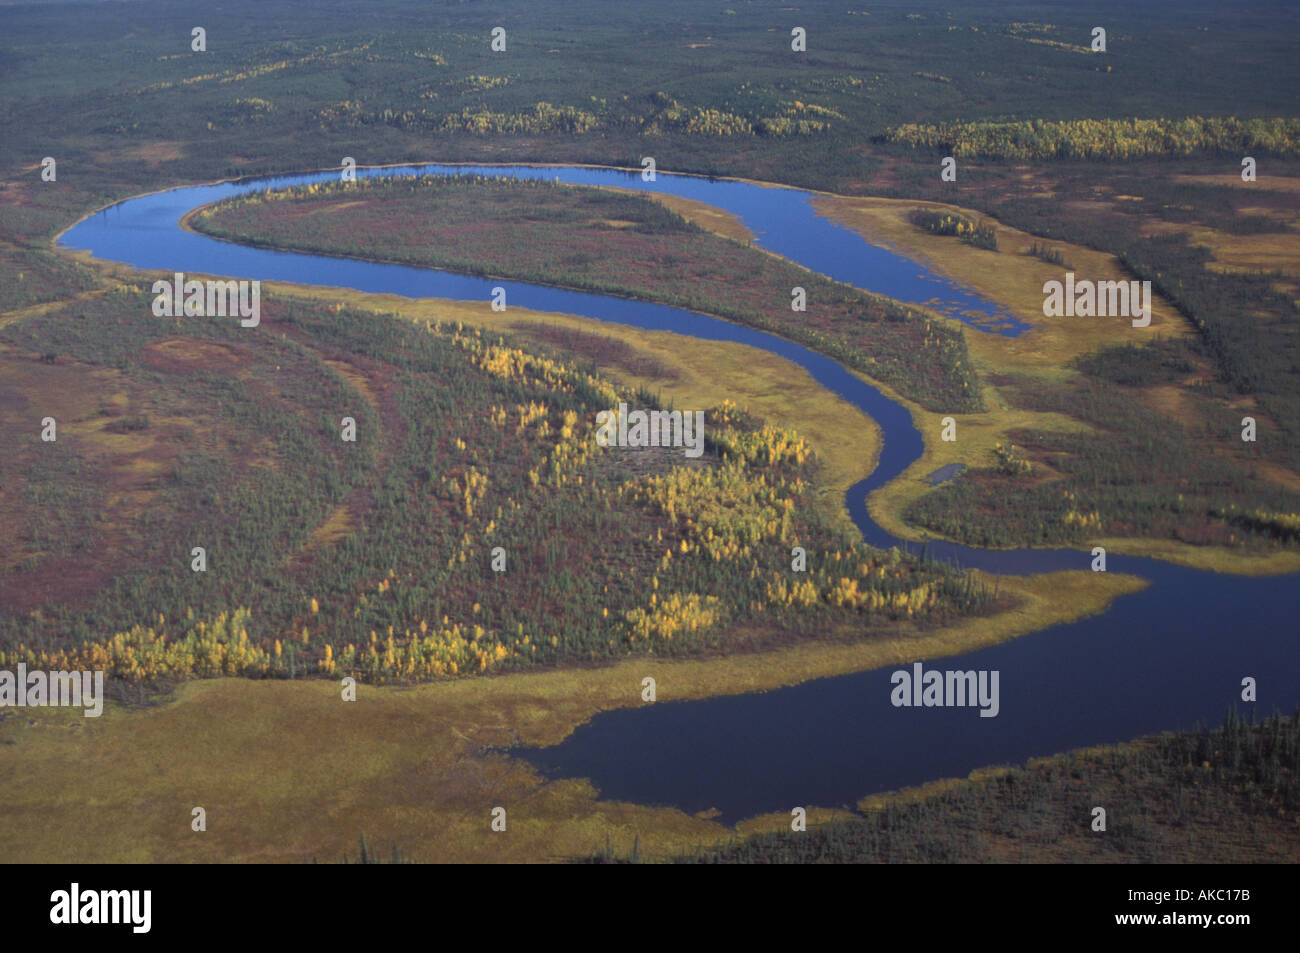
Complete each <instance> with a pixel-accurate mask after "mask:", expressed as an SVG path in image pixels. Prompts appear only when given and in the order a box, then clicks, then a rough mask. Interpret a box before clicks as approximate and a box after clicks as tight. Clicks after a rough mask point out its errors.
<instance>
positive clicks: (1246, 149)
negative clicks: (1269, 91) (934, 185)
mask: <svg viewBox="0 0 1300 953" xmlns="http://www.w3.org/2000/svg"><path fill="white" fill-rule="evenodd" d="M886 139H888V140H889V141H891V142H897V143H901V144H903V145H907V146H912V147H913V148H919V149H932V150H942V151H945V152H947V153H948V154H950V155H954V156H957V157H959V158H971V159H973V158H992V159H1016V160H1028V159H1039V160H1041V159H1088V160H1093V159H1104V160H1124V159H1143V158H1148V157H1152V156H1186V155H1192V154H1194V153H1201V152H1217V153H1224V152H1227V153H1233V154H1236V155H1249V154H1254V153H1261V154H1263V153H1267V154H1270V155H1279V156H1294V155H1297V154H1300V119H1285V118H1272V119H1237V118H1235V117H1232V116H1227V117H1204V116H1188V117H1186V118H1183V119H1164V118H1160V119H1076V120H1065V121H1059V122H1054V121H1048V120H1042V119H1034V120H1022V121H1019V122H949V123H940V124H937V125H925V124H920V123H906V124H904V125H902V126H898V127H896V128H894V129H891V130H890V131H889V133H888V134H887V135H886Z"/></svg>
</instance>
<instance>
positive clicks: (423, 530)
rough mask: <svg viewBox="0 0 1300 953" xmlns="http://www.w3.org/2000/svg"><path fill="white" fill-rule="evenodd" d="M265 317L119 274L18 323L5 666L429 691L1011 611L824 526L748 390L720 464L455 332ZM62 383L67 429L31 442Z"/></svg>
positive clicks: (281, 313)
mask: <svg viewBox="0 0 1300 953" xmlns="http://www.w3.org/2000/svg"><path fill="white" fill-rule="evenodd" d="M263 324H268V325H269V327H270V328H271V333H269V334H266V335H260V336H259V337H258V338H257V340H256V341H251V342H250V339H249V338H248V337H247V334H248V332H246V331H245V330H244V329H242V328H239V327H238V326H237V324H235V323H233V322H220V321H215V320H210V319H194V318H183V319H171V318H157V317H154V316H153V314H152V309H151V307H150V295H149V294H148V293H147V292H146V290H145V288H144V287H142V286H122V287H120V288H118V289H115V290H113V291H111V292H110V293H108V294H106V295H103V296H100V297H98V298H95V299H92V300H88V301H85V302H82V303H78V304H74V305H70V306H67V307H64V308H62V309H54V310H50V311H47V312H42V313H39V314H35V315H32V316H29V317H26V318H24V319H22V320H20V321H17V322H14V323H12V324H11V325H9V326H8V327H6V328H4V329H3V331H0V344H2V345H3V347H4V356H5V360H6V362H7V366H8V367H9V368H11V369H12V370H13V371H14V374H15V378H16V379H20V380H24V381H25V382H26V387H25V388H24V389H23V391H22V393H21V397H22V400H21V401H20V402H19V405H18V407H15V408H12V409H10V410H9V411H8V412H7V413H6V415H5V418H6V419H5V430H6V432H7V433H9V434H10V436H11V438H12V439H7V440H6V441H5V442H4V451H3V453H4V459H5V466H6V469H7V470H9V471H11V472H14V473H16V474H19V475H21V477H22V479H21V480H19V481H18V485H19V486H20V487H21V488H22V490H21V492H22V493H23V499H22V503H23V506H22V508H21V513H22V514H23V515H22V518H21V519H18V520H16V521H14V522H13V523H11V524H10V525H9V526H8V529H7V532H6V534H5V538H4V549H3V557H4V560H5V565H6V567H7V571H6V573H5V575H4V579H3V583H4V592H5V598H4V606H5V611H4V612H3V614H0V646H3V648H0V667H3V666H6V665H8V666H12V665H13V664H15V663H17V662H19V661H23V662H27V663H28V664H29V665H39V666H40V667H41V668H55V669H78V668H90V669H103V670H105V671H106V673H108V675H109V676H110V682H113V681H124V682H127V683H131V682H145V683H158V682H169V681H175V680H179V679H184V678H189V677H213V676H219V675H249V676H268V677H281V678H284V677H289V678H292V677H296V676H307V675H315V674H322V675H331V676H340V675H355V676H357V677H360V678H362V679H365V680H368V681H374V682H410V681H419V680H425V679H434V678H442V677H454V676H460V675H472V674H479V673H483V672H486V671H488V670H489V669H490V670H493V671H496V670H503V669H512V668H519V667H527V666H531V665H535V664H556V663H562V662H573V661H580V660H581V661H590V660H600V659H613V658H619V657H625V656H627V655H629V654H659V655H665V654H666V655H683V654H693V653H700V652H705V651H728V650H731V649H734V648H736V647H738V645H739V644H740V642H741V641H743V642H744V644H745V645H746V646H747V647H749V648H753V647H758V646H762V645H765V644H766V645H775V644H781V643H788V642H791V641H794V640H800V639H808V638H815V637H817V635H818V633H828V632H839V631H843V630H844V629H845V627H846V626H848V627H852V628H854V629H855V630H856V631H857V632H858V634H859V636H860V637H867V638H870V637H874V636H872V635H871V633H873V632H874V633H876V635H879V636H883V635H884V634H885V633H887V632H889V631H890V630H891V623H892V622H894V621H897V620H903V619H913V620H918V621H923V620H928V621H929V622H930V623H940V622H942V621H944V620H945V619H950V618H953V617H954V616H956V615H959V614H968V613H972V612H983V611H988V610H990V609H992V608H993V607H994V599H993V597H992V595H991V594H990V593H989V592H987V591H986V590H985V589H984V587H983V586H982V585H980V584H977V583H976V582H975V581H974V580H973V578H971V577H969V576H968V575H966V574H962V573H959V572H957V571H955V570H951V569H949V568H946V567H943V566H939V565H934V564H931V563H928V562H925V561H922V560H919V559H916V558H912V557H908V556H904V555H900V554H899V552H898V551H896V550H891V551H888V552H883V551H879V550H875V549H872V548H870V547H867V546H865V545H864V544H863V543H862V542H861V541H860V539H855V538H854V535H855V534H854V533H853V532H852V531H851V530H848V529H846V528H845V527H844V526H843V525H842V524H839V523H836V522H833V521H832V520H830V519H829V518H828V517H827V516H826V514H825V508H824V507H822V506H819V505H817V504H816V503H815V501H814V496H815V493H816V480H817V476H816V474H817V468H818V464H817V461H816V460H815V458H813V457H812V455H811V453H810V451H809V449H808V447H807V446H806V444H805V443H804V442H803V440H802V439H801V438H800V437H799V436H798V435H797V434H795V433H793V432H792V431H790V430H788V429H783V428H779V427H774V426H772V425H769V424H766V423H764V422H763V421H761V420H758V419H756V418H754V417H753V416H751V415H749V414H747V413H746V412H744V411H743V410H741V409H739V408H737V407H735V406H734V405H733V404H730V403H729V402H724V403H723V404H722V405H720V406H718V407H714V408H710V409H708V410H707V411H705V417H706V421H707V430H706V438H707V450H708V452H707V453H706V454H705V456H703V457H701V458H699V460H690V459H688V458H686V457H685V456H684V455H683V454H682V452H681V451H680V450H676V451H674V450H669V449H654V448H650V449H647V450H645V451H625V450H620V449H617V448H609V449H604V450H602V449H600V448H599V447H598V446H597V445H596V440H595V430H596V415H597V414H598V413H599V412H600V411H602V410H606V409H608V408H610V407H616V406H617V405H618V403H619V401H620V400H628V399H630V402H631V403H632V404H633V405H635V406H638V407H642V408H653V407H655V406H657V401H656V398H655V397H654V396H653V395H651V394H648V393H634V394H628V393H626V392H624V393H620V392H619V391H618V390H617V389H616V388H615V387H614V385H613V384H611V383H610V382H609V381H607V380H605V379H603V378H600V377H597V376H595V375H594V374H592V373H591V372H589V371H588V370H585V369H583V368H582V367H579V366H576V365H574V364H573V363H570V362H567V361H565V360H562V359H560V358H559V357H556V356H546V355H542V354H538V353H533V352H531V351H525V350H522V349H520V348H518V347H516V346H514V345H512V344H511V343H510V342H509V341H507V340H505V339H504V338H501V337H499V336H498V337H493V336H490V335H485V334H484V333H483V332H482V331H479V330H473V329H468V328H465V327H463V326H460V325H451V326H442V325H439V324H436V323H427V324H424V325H416V324H414V323H413V322H411V321H409V320H406V319H401V318H397V317H394V316H382V315H372V314H363V313H358V312H353V311H351V310H347V309H342V308H340V307H339V306H325V305H320V304H312V303H307V302H303V301H299V300H295V299H292V298H271V299H269V300H267V301H266V302H265V303H264V307H263ZM51 387H60V388H64V389H67V390H68V391H69V397H68V404H67V406H66V409H65V410H63V411H59V415H60V416H62V417H63V420H62V422H61V430H60V432H59V436H58V439H57V441H55V442H53V443H39V442H37V443H36V444H35V445H33V441H31V440H22V439H19V437H18V434H19V432H21V430H22V428H23V426H24V425H25V424H30V423H31V420H35V419H39V414H38V415H37V416H36V417H35V418H32V417H31V412H30V411H29V410H27V408H29V407H34V406H39V404H40V399H41V396H42V394H43V393H44V391H45V389H47V388H51ZM19 408H21V409H19ZM344 416H348V417H351V418H353V420H354V421H355V423H356V441H355V442H348V441H345V440H343V439H342V436H341V435H342V428H341V422H342V418H343V417H344ZM29 418H31V419H29ZM195 546H202V547H203V548H204V550H205V557H206V569H205V571H203V572H195V571H193V566H192V562H193V560H192V557H191V552H192V548H193V547H195ZM498 546H499V547H501V551H500V555H499V556H498V555H497V554H496V553H494V550H495V549H496V547H498ZM795 547H801V548H803V549H804V550H805V552H806V558H807V563H806V566H807V570H806V571H794V569H793V568H792V567H793V560H792V552H793V550H794V548H795ZM494 563H495V565H494ZM498 570H501V571H498ZM1005 602H1006V600H1003V604H1005ZM742 632H743V639H742V636H741V633H742Z"/></svg>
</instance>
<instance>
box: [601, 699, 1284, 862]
mask: <svg viewBox="0 0 1300 953" xmlns="http://www.w3.org/2000/svg"><path fill="white" fill-rule="evenodd" d="M1298 770H1300V712H1297V713H1295V714H1292V715H1290V716H1281V715H1278V714H1274V715H1272V716H1270V717H1268V718H1266V719H1265V720H1263V721H1262V722H1259V723H1256V722H1254V719H1253V709H1252V715H1251V720H1250V721H1244V720H1242V718H1241V717H1239V716H1238V715H1237V714H1235V713H1233V712H1229V715H1228V717H1227V720H1226V721H1225V723H1224V725H1223V726H1222V727H1219V728H1215V729H1212V730H1207V729H1204V728H1196V729H1193V730H1192V731H1186V732H1178V733H1172V734H1164V735H1159V736H1156V737H1154V738H1148V739H1142V740H1139V741H1137V742H1134V743H1131V744H1125V745H1119V746H1116V747H1109V748H1091V749H1085V750H1082V751H1074V752H1070V753H1067V754H1063V755H1057V756H1055V757H1052V758H1049V759H1045V760H1039V761H1033V762H1030V764H1029V765H1028V766H1026V767H1024V768H1020V767H1015V768H1006V769H1003V770H1000V771H996V772H995V771H983V772H979V774H978V776H972V778H971V779H970V780H962V781H952V782H946V783H944V784H942V785H936V786H934V788H937V790H936V789H934V788H932V789H930V790H925V789H923V790H921V791H918V792H915V793H900V794H896V795H892V796H891V795H887V796H885V797H884V798H879V799H878V798H872V799H871V800H872V801H873V802H878V803H879V802H883V803H879V806H877V805H875V804H871V805H869V806H867V805H866V803H865V802H864V806H863V808H862V809H861V810H862V814H861V816H858V817H853V818H849V819H843V820H835V821H830V822H828V823H825V824H820V825H817V826H814V827H810V828H809V829H808V830H807V831H800V832H795V831H784V832H779V833H763V834H753V835H751V836H749V837H745V838H743V839H740V840H733V841H732V842H731V843H729V844H725V845H718V846H713V847H704V846H703V845H701V846H700V848H699V849H697V850H696V851H695V852H694V853H693V854H688V855H684V856H680V857H677V858H676V862H677V863H706V864H730V863H804V864H808V863H1060V862H1070V863H1079V862H1085V863H1122V862H1130V863H1134V862H1136V863H1234V864H1239V863H1293V862H1294V860H1295V852H1296V849H1297V844H1298V843H1300V837H1298V836H1297V832H1296V824H1295V817H1296V811H1297V810H1300V774H1298V773H1297V771H1298ZM1096 806H1102V807H1104V808H1105V811H1106V830H1105V831H1094V830H1093V829H1092V824H1093V819H1094V814H1093V808H1094V807H1096ZM633 859H634V858H633V857H632V856H631V855H628V854H618V853H617V852H615V851H612V850H610V849H609V848H608V846H606V848H605V849H603V850H599V851H596V852H594V853H593V854H592V855H590V856H589V857H588V858H586V860H587V862H592V863H611V862H628V861H631V860H633Z"/></svg>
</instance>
